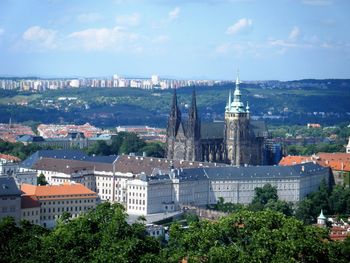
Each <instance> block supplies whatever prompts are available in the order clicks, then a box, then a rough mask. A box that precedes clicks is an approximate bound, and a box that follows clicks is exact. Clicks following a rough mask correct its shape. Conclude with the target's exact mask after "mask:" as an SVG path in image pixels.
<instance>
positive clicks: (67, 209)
mask: <svg viewBox="0 0 350 263" xmlns="http://www.w3.org/2000/svg"><path fill="white" fill-rule="evenodd" d="M89 207H92V206H83V207H81V206H75V207H73V206H71V207H68V206H67V207H57V209H56V208H55V207H53V208H52V209H51V208H47V210H46V208H41V209H40V212H41V213H46V211H47V212H48V213H51V212H52V213H55V212H56V211H57V212H64V211H67V212H68V211H82V210H84V211H85V210H86V209H87V208H89Z"/></svg>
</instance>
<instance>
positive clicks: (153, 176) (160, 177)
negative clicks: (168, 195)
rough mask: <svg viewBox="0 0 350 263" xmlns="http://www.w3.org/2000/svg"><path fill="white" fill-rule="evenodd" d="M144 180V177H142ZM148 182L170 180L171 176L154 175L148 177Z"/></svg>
mask: <svg viewBox="0 0 350 263" xmlns="http://www.w3.org/2000/svg"><path fill="white" fill-rule="evenodd" d="M141 178H142V176H141ZM145 179H146V181H147V182H149V181H161V180H169V179H170V176H169V175H168V174H157V175H152V176H146V177H145Z"/></svg>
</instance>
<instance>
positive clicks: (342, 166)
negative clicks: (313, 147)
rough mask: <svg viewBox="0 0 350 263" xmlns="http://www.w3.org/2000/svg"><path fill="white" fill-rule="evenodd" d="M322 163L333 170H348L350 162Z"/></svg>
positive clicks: (349, 170) (349, 169)
mask: <svg viewBox="0 0 350 263" xmlns="http://www.w3.org/2000/svg"><path fill="white" fill-rule="evenodd" d="M323 163H324V164H321V165H323V166H329V167H330V168H332V169H333V170H335V171H346V172H350V162H343V161H330V162H328V161H324V162H323Z"/></svg>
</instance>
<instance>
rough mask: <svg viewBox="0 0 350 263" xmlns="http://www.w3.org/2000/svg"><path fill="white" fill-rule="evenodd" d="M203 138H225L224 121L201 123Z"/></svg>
mask: <svg viewBox="0 0 350 263" xmlns="http://www.w3.org/2000/svg"><path fill="white" fill-rule="evenodd" d="M201 138H202V139H223V138H224V122H211V123H201Z"/></svg>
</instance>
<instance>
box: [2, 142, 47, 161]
mask: <svg viewBox="0 0 350 263" xmlns="http://www.w3.org/2000/svg"><path fill="white" fill-rule="evenodd" d="M45 149H52V147H50V146H45V147H42V146H39V145H37V144H29V145H24V144H23V143H20V142H15V143H12V142H5V141H3V140H1V139H0V153H6V154H10V155H14V156H17V157H18V158H20V159H22V160H23V159H25V158H27V157H28V156H29V155H31V154H33V153H35V152H36V151H39V150H45Z"/></svg>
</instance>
